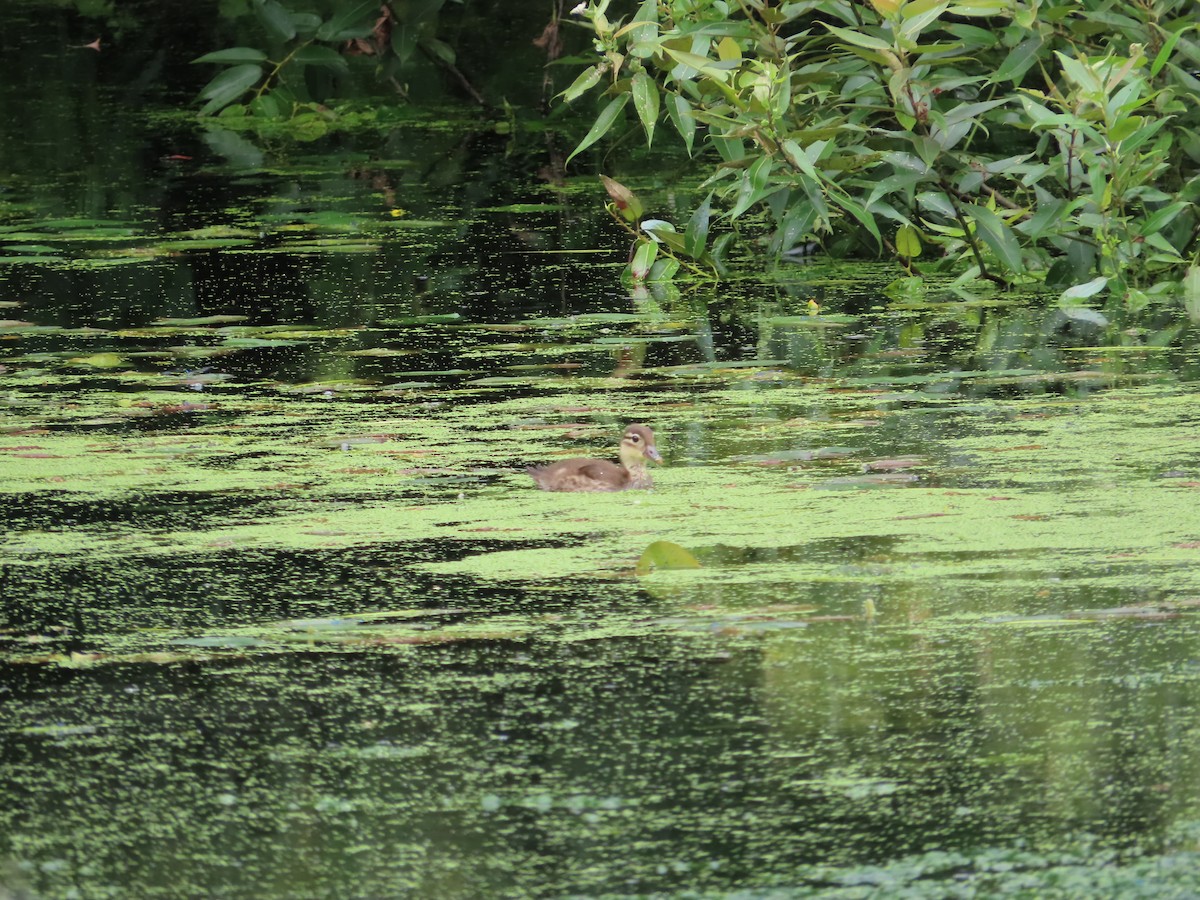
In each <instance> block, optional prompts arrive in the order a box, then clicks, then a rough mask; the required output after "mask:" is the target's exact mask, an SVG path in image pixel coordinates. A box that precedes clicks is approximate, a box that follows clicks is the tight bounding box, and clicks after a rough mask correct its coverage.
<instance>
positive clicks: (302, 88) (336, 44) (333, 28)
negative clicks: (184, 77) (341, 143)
mask: <svg viewBox="0 0 1200 900" xmlns="http://www.w3.org/2000/svg"><path fill="white" fill-rule="evenodd" d="M443 4H444V0H425V2H421V3H406V4H397V3H380V2H379V0H338V2H335V3H334V4H333V11H332V12H331V14H330V15H329V16H328V17H327V18H322V17H321V16H319V15H316V14H314V13H310V12H298V11H296V10H294V9H291V8H290V7H288V6H285V5H284V4H282V3H280V2H279V0H254V2H253V4H252V6H253V10H254V13H255V15H256V17H257V19H258V22H259V24H260V25H261V27H262V30H263V31H264V32H265V36H266V40H267V42H268V44H269V49H262V48H260V47H231V48H227V49H224V50H217V51H215V52H212V53H207V54H205V55H204V56H201V57H200V58H199V59H197V60H196V62H198V63H215V64H218V65H222V66H225V67H226V68H225V69H223V70H222V71H221V72H220V73H219V74H218V75H217V76H216V77H215V78H213V79H212V81H210V82H209V83H208V84H207V85H206V86H205V87H204V89H203V90H202V91H201V95H200V96H201V99H202V100H204V101H205V103H204V105H203V107H202V108H201V112H202V113H204V114H214V113H220V114H221V115H222V116H223V117H225V118H227V119H230V118H243V119H246V120H248V121H249V122H250V123H252V124H255V125H259V126H263V127H270V126H275V127H276V128H278V127H279V126H280V125H283V126H284V127H285V130H286V131H287V132H288V133H290V134H292V135H293V136H295V137H299V138H302V139H303V138H307V139H311V138H315V137H320V136H321V135H323V134H324V133H325V132H326V130H327V123H328V121H329V120H330V118H331V117H332V113H331V112H330V110H328V109H327V108H325V107H324V106H322V105H321V102H320V101H321V99H322V96H321V95H322V94H327V93H329V92H330V91H331V90H332V85H329V84H327V85H323V86H322V87H323V89H318V84H319V79H320V78H321V77H322V76H324V77H325V78H328V76H329V75H333V76H346V75H348V74H349V73H350V72H351V67H350V64H349V62H348V58H349V57H370V58H373V59H375V60H376V61H377V66H376V67H375V70H376V74H377V75H378V76H379V77H381V78H382V79H384V80H387V81H390V82H391V84H392V85H393V86H394V87H395V88H396V90H397V91H399V92H400V93H401V94H405V93H406V88H405V86H404V85H403V84H402V83H401V81H400V80H399V79H400V77H402V76H403V74H404V72H405V71H406V70H407V69H408V68H409V67H410V66H411V65H412V63H413V62H414V61H415V59H416V58H417V57H418V56H420V55H424V56H425V57H427V58H428V59H431V60H433V61H434V62H435V63H436V64H438V65H439V66H441V67H443V68H445V69H446V70H448V71H449V72H451V73H452V74H453V75H454V76H455V78H456V80H457V82H458V83H459V85H460V86H461V87H463V88H464V89H465V90H467V91H468V92H469V93H470V94H471V95H472V96H473V98H474V99H475V100H476V101H477V102H482V98H481V97H480V96H479V94H478V93H477V92H476V91H475V90H474V88H473V87H471V85H470V83H469V82H468V81H467V80H466V79H465V78H463V77H462V75H461V73H459V72H458V70H457V69H456V68H455V52H454V49H453V48H452V47H450V45H449V44H447V43H446V42H445V41H442V40H441V39H440V38H438V37H437V35H436V27H437V22H438V15H439V13H440V11H441V8H442V6H443Z"/></svg>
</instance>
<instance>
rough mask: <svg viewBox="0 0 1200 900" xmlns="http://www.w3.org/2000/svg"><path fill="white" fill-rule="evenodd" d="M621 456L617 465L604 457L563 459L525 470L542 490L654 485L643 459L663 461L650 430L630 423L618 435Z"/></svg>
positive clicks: (585, 489) (625, 487)
mask: <svg viewBox="0 0 1200 900" xmlns="http://www.w3.org/2000/svg"><path fill="white" fill-rule="evenodd" d="M620 455H621V463H620V465H618V464H617V463H613V462H609V461H608V460H606V459H564V460H562V461H561V462H556V463H551V464H550V465H548V466H531V467H530V468H528V469H526V470H525V471H526V472H528V473H529V474H530V476H532V478H533V480H534V481H536V482H537V486H538V487H540V488H541V489H542V490H543V491H589V492H598V491H628V490H634V489H638V488H648V487H652V486H653V484H654V482H653V481H652V480H651V479H650V473H649V472H648V471H646V460H648V459H651V460H654V462H662V457H661V456H659V455H658V448H657V447H656V446H655V445H654V432H653V431H651V430H650V429H649V428H648V427H647V426H645V425H630V426H629V427H628V428H626V429H625V436H624V437H623V438H621V451H620Z"/></svg>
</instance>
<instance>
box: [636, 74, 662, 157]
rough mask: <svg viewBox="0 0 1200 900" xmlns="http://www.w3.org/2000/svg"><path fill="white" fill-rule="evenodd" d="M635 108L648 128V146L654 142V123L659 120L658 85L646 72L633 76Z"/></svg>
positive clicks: (643, 124) (644, 125)
mask: <svg viewBox="0 0 1200 900" xmlns="http://www.w3.org/2000/svg"><path fill="white" fill-rule="evenodd" d="M633 108H634V109H636V110H637V114H638V118H639V119H641V120H642V127H643V128H645V129H646V146H647V147H649V146H650V145H651V144H653V143H654V125H655V123H656V122H658V85H657V84H655V83H654V79H653V78H651V77H650V76H649V75H647V74H646V73H645V72H638V73H637V74H636V75H634V76H633Z"/></svg>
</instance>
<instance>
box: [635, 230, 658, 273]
mask: <svg viewBox="0 0 1200 900" xmlns="http://www.w3.org/2000/svg"><path fill="white" fill-rule="evenodd" d="M656 256H658V245H657V244H656V243H654V241H645V240H644V241H641V242H640V243H639V244H638V248H637V250H636V251H635V252H634V254H633V261H632V262H631V263H630V264H629V274H630V275H631V276H633V280H634V281H645V280H646V278H647V276H649V274H650V267H651V266H652V265H654V259H655V257H656Z"/></svg>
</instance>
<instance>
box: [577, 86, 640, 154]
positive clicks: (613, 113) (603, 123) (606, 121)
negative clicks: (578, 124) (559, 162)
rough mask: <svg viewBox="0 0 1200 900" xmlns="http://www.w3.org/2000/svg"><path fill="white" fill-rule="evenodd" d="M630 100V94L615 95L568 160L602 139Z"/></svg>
mask: <svg viewBox="0 0 1200 900" xmlns="http://www.w3.org/2000/svg"><path fill="white" fill-rule="evenodd" d="M628 102H629V95H628V94H621V95H620V96H619V97H614V98H613V99H612V100H611V101H610V102H609V104H608V106H606V107H604V109H602V110H601V111H600V115H598V116H597V117H596V121H595V122H594V123H593V124H592V127H591V130H590V131H588V133H587V134H586V135H584V138H583V140H582V141H580V142H579V146H578V147H576V148H575V149H574V150H572V151H571V155H570V156H568V157H567V162H570V161H571V160H573V159H574V158H575V157H576V156H578V155H579V154H580V153H582V152H583V151H584V150H586V149H587V148H588V147H590V146H592V144H594V143H596V141H598V140H600V138H602V137H604V135H606V134H607V133H608V130H609V129H610V128H612V126H613V122H615V121H616V120H617V117H618V116H620V115H621V111H622V110H623V109H625V104H626V103H628Z"/></svg>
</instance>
